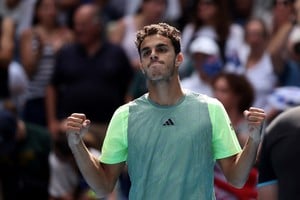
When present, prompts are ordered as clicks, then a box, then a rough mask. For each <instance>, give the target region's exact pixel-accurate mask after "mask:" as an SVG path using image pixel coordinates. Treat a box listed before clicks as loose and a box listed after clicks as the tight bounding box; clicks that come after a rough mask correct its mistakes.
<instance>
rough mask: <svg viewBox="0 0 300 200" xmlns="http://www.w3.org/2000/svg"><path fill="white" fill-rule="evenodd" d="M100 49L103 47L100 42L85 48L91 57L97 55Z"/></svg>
mask: <svg viewBox="0 0 300 200" xmlns="http://www.w3.org/2000/svg"><path fill="white" fill-rule="evenodd" d="M100 47H101V42H100V41H99V40H97V41H94V42H92V43H89V44H87V45H84V48H85V50H86V52H87V54H88V55H89V56H93V55H95V53H96V52H97V51H98V50H99V48H100Z"/></svg>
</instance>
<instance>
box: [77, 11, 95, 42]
mask: <svg viewBox="0 0 300 200" xmlns="http://www.w3.org/2000/svg"><path fill="white" fill-rule="evenodd" d="M74 30H75V35H76V39H77V41H78V42H79V43H80V44H82V45H88V44H91V43H93V42H94V41H95V40H98V39H99V37H100V23H99V22H98V21H97V19H96V18H95V16H93V15H92V14H91V13H87V12H83V11H82V12H80V13H77V14H76V16H75V18H74Z"/></svg>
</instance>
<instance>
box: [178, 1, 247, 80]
mask: <svg viewBox="0 0 300 200" xmlns="http://www.w3.org/2000/svg"><path fill="white" fill-rule="evenodd" d="M192 14H193V17H192V18H191V21H190V22H189V23H188V24H187V25H186V26H185V27H184V29H183V31H182V51H183V54H184V55H185V60H186V61H188V59H189V56H190V54H189V46H190V44H191V43H192V41H193V40H194V39H195V38H197V37H198V36H208V37H210V38H211V39H214V40H215V41H216V42H217V44H218V46H219V49H220V56H221V58H222V61H223V63H224V64H230V65H233V66H239V64H240V62H239V58H238V51H239V49H240V46H241V44H243V42H244V31H243V28H242V27H241V26H240V25H238V24H236V23H233V22H232V19H231V17H230V13H229V8H228V5H227V1H224V0H197V1H195V4H194V6H193V10H192ZM188 66H189V65H188V63H183V66H182V68H181V74H184V75H186V72H185V70H186V68H188Z"/></svg>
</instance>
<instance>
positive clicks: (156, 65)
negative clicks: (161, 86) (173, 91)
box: [140, 34, 179, 82]
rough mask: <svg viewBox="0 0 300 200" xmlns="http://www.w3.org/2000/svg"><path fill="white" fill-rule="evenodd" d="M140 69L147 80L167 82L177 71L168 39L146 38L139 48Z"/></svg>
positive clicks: (155, 36)
mask: <svg viewBox="0 0 300 200" xmlns="http://www.w3.org/2000/svg"><path fill="white" fill-rule="evenodd" d="M140 54H141V69H142V71H143V72H144V73H145V75H146V77H147V79H148V80H150V81H153V82H159V81H168V80H170V79H171V78H172V77H173V76H174V74H175V72H176V71H177V70H178V66H179V63H178V62H176V59H177V56H176V55H175V51H174V47H173V45H172V43H171V40H170V39H169V38H166V37H164V36H161V35H158V34H156V35H150V36H147V37H146V38H145V39H144V41H143V42H142V44H141V47H140Z"/></svg>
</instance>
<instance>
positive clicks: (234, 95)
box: [212, 73, 258, 200]
mask: <svg viewBox="0 0 300 200" xmlns="http://www.w3.org/2000/svg"><path fill="white" fill-rule="evenodd" d="M212 86H213V92H214V97H216V98H217V99H218V100H219V101H221V102H222V104H223V105H224V108H225V110H226V112H227V113H228V116H229V118H230V121H231V123H232V126H233V128H234V130H235V133H236V135H237V138H238V140H239V143H240V145H241V147H244V146H245V144H246V141H247V138H248V136H249V135H248V131H247V130H248V127H247V121H246V119H245V117H244V115H243V111H244V110H245V108H248V107H250V106H252V103H253V101H254V89H253V87H252V85H251V83H250V82H249V81H248V79H247V78H246V77H245V76H244V75H239V74H235V73H221V74H219V75H217V76H216V78H215V79H214V81H213V84H212ZM257 176H258V173H257V168H256V167H255V166H254V167H253V169H252V170H251V172H250V174H249V178H248V180H247V182H246V184H245V186H244V187H243V188H241V189H237V188H234V187H232V186H231V185H230V184H228V183H227V181H226V179H225V177H224V175H223V174H222V171H221V169H220V167H219V166H218V165H216V166H215V177H214V180H215V194H216V199H231V200H234V199H239V200H243V199H244V200H250V199H256V197H257V191H256V184H257Z"/></svg>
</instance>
